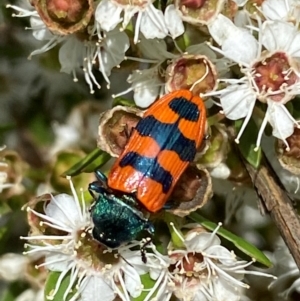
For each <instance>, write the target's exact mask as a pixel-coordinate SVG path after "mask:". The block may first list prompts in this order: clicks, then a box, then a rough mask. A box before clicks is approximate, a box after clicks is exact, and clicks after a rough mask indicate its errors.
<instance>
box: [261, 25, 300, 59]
mask: <svg viewBox="0 0 300 301" xmlns="http://www.w3.org/2000/svg"><path fill="white" fill-rule="evenodd" d="M296 33H297V29H296V28H295V27H294V26H293V25H291V24H290V23H287V22H280V21H267V22H264V24H263V26H262V43H263V45H264V46H265V47H266V48H267V50H269V51H276V50H283V51H287V52H288V53H290V52H293V51H295V50H298V51H300V47H299V42H300V35H297V34H296ZM294 39H295V41H294Z"/></svg>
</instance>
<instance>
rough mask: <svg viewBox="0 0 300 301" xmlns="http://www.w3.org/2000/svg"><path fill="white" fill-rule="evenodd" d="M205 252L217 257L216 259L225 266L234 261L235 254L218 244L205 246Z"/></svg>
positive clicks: (230, 264)
mask: <svg viewBox="0 0 300 301" xmlns="http://www.w3.org/2000/svg"><path fill="white" fill-rule="evenodd" d="M205 253H207V254H209V255H212V256H215V257H218V260H219V261H220V262H221V263H223V264H224V265H227V266H232V265H233V264H235V262H236V257H235V255H234V254H233V253H231V252H230V251H229V250H227V249H226V248H224V247H222V246H220V245H215V246H211V247H209V248H207V249H206V250H205Z"/></svg>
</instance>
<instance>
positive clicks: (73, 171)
mask: <svg viewBox="0 0 300 301" xmlns="http://www.w3.org/2000/svg"><path fill="white" fill-rule="evenodd" d="M110 158H111V156H110V155H109V154H108V153H106V152H104V151H102V150H101V149H99V148H96V149H94V150H93V151H92V152H90V153H89V154H88V155H87V156H86V157H84V158H83V159H82V160H80V161H79V162H78V163H76V164H75V165H73V166H72V167H71V168H70V169H68V170H67V171H65V172H64V173H63V175H62V176H76V175H78V174H80V173H82V172H93V171H94V170H96V169H97V168H100V167H101V166H103V165H104V164H105V163H106V162H107V161H108V160H109V159H110Z"/></svg>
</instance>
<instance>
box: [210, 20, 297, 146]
mask: <svg viewBox="0 0 300 301" xmlns="http://www.w3.org/2000/svg"><path fill="white" fill-rule="evenodd" d="M258 21H259V28H251V29H253V30H256V31H258V34H259V38H258V41H257V40H256V39H255V38H254V36H253V35H252V33H251V32H250V31H249V30H246V29H241V28H238V27H236V26H235V25H234V24H233V23H232V22H231V21H230V20H229V19H227V18H226V17H224V16H223V15H219V16H218V18H217V20H216V21H215V22H214V23H213V24H212V25H211V26H209V30H210V33H211V35H212V36H213V38H214V39H215V40H216V42H217V43H218V44H220V45H221V48H222V50H219V49H218V48H216V47H212V48H213V49H215V50H216V51H218V52H220V53H222V54H223V55H224V56H225V57H227V58H230V59H231V60H232V61H234V62H235V63H237V64H239V65H240V68H241V72H242V73H243V75H244V76H243V77H242V78H240V79H220V80H219V81H223V82H225V83H227V84H228V86H227V87H226V88H225V89H222V90H219V91H216V92H212V93H207V94H206V96H209V95H215V96H218V97H219V98H220V102H221V106H222V107H223V112H224V114H225V115H226V117H227V118H229V119H232V120H237V119H240V118H245V120H244V123H243V125H242V127H241V130H240V132H239V134H238V136H237V138H236V142H238V141H239V139H240V137H241V135H242V133H243V131H244V129H245V127H246V125H247V123H248V121H249V119H250V117H251V115H252V111H253V109H254V106H255V103H256V99H258V100H259V101H261V102H263V103H266V104H267V105H268V108H267V111H266V114H265V117H264V120H263V121H262V125H261V127H260V130H259V134H258V138H257V142H256V149H257V148H258V146H259V145H260V141H261V137H262V134H263V131H264V129H265V126H266V124H267V122H269V123H270V124H271V125H272V127H273V136H275V137H277V138H279V139H281V140H283V141H284V142H285V144H286V145H287V142H286V140H285V139H286V138H287V137H289V136H290V135H291V134H292V133H293V131H294V125H296V126H299V124H298V122H297V121H296V120H295V119H294V118H293V117H292V116H291V114H290V113H289V112H288V110H287V109H286V107H285V104H286V103H287V102H288V101H289V100H291V99H292V98H294V97H295V96H296V95H297V94H299V92H300V81H299V76H298V75H299V70H298V69H299V67H298V59H297V57H299V55H300V32H299V31H298V30H297V28H295V27H294V26H293V25H291V24H289V23H285V22H280V21H266V22H264V23H263V24H260V20H258ZM263 47H264V48H265V49H266V51H263V50H262V49H263ZM287 148H288V145H287Z"/></svg>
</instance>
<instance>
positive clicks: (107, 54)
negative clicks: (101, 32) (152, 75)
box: [101, 29, 130, 76]
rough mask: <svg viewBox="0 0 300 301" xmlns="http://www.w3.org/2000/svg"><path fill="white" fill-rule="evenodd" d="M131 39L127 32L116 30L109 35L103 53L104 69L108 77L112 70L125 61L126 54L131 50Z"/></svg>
mask: <svg viewBox="0 0 300 301" xmlns="http://www.w3.org/2000/svg"><path fill="white" fill-rule="evenodd" d="M129 46H130V43H129V38H128V36H127V34H126V33H125V32H120V31H119V30H118V29H115V30H114V31H112V32H108V33H107V37H106V39H105V44H104V45H103V47H104V49H105V51H102V53H101V55H102V59H103V67H104V70H105V73H106V75H107V76H109V75H110V73H111V69H112V68H114V67H116V66H118V65H119V64H121V62H123V61H124V56H125V52H126V51H127V49H128V48H129Z"/></svg>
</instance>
